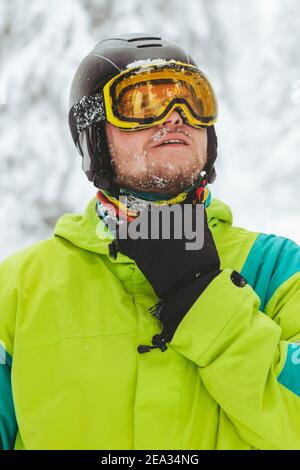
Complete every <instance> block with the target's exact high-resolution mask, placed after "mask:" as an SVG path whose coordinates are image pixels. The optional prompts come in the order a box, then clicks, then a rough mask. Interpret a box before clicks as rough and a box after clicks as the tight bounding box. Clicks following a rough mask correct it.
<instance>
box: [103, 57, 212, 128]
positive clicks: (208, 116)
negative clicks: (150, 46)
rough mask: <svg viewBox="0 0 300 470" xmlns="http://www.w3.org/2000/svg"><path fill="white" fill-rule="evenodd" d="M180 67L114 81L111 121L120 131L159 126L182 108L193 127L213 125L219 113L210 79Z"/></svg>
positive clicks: (134, 71)
mask: <svg viewBox="0 0 300 470" xmlns="http://www.w3.org/2000/svg"><path fill="white" fill-rule="evenodd" d="M177 64H178V65H177V67H176V64H170V65H166V66H164V67H155V66H152V67H149V66H147V67H146V70H143V67H139V68H138V69H132V70H130V71H127V72H125V73H122V74H120V75H119V76H117V77H114V79H113V80H112V81H111V82H109V83H108V84H107V86H109V94H110V98H111V100H110V102H111V103H112V105H111V108H110V109H109V110H108V111H109V112H108V113H107V114H108V120H109V121H110V122H112V124H115V125H118V126H119V127H122V123H124V124H125V123H126V127H130V123H132V126H134V125H139V124H140V125H145V126H146V125H149V124H153V125H156V124H157V123H158V122H159V121H161V120H163V119H164V118H165V116H166V115H167V114H168V113H169V112H170V111H171V110H172V109H174V108H175V107H176V106H177V105H178V107H180V108H181V109H182V110H183V111H184V114H185V116H186V118H187V120H188V122H189V123H190V124H192V125H195V126H201V127H202V126H203V125H204V126H208V125H212V124H213V123H214V122H215V121H216V119H217V113H218V109H217V101H216V98H215V94H214V91H213V89H212V87H211V85H210V83H209V81H208V79H207V78H206V77H205V76H204V74H203V73H202V72H200V71H199V70H198V69H197V68H195V67H192V66H189V65H186V64H180V63H177ZM106 93H107V91H106ZM104 97H105V90H104ZM106 110H107V103H106Z"/></svg>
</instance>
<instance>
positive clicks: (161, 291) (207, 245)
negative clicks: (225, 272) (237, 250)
mask: <svg viewBox="0 0 300 470" xmlns="http://www.w3.org/2000/svg"><path fill="white" fill-rule="evenodd" d="M202 207H203V209H204V211H203V214H204V217H203V219H204V220H200V223H199V217H198V218H197V216H196V208H195V207H193V208H192V209H191V210H190V211H189V212H186V211H183V210H181V211H180V212H181V214H182V218H181V221H180V223H181V229H182V236H181V238H175V237H176V236H178V234H176V230H175V228H177V230H178V228H179V226H180V224H179V225H178V223H177V225H176V224H175V219H176V218H172V217H170V218H169V220H170V221H171V224H170V225H171V227H170V238H168V239H164V238H163V237H162V230H161V227H160V230H159V233H158V235H159V237H158V239H153V238H147V239H143V238H138V239H132V238H130V224H131V223H132V222H130V223H129V224H128V225H126V226H125V225H120V226H119V227H118V228H117V231H116V239H115V240H114V241H113V242H112V244H111V246H110V252H111V254H112V255H115V257H116V255H117V251H120V252H122V253H123V254H125V255H127V256H128V257H130V258H131V259H133V260H134V261H135V262H136V264H137V266H138V267H139V269H140V270H141V271H142V272H143V274H144V275H145V277H146V278H147V279H148V281H149V282H150V284H151V285H152V287H153V289H154V291H155V293H156V295H157V296H158V297H159V298H160V299H161V301H160V302H158V304H156V305H155V306H154V307H153V308H152V309H151V313H152V314H153V315H155V316H156V317H157V318H159V319H160V321H161V322H162V323H163V325H164V327H165V328H164V330H163V333H164V335H163V336H164V338H165V341H170V340H171V338H172V337H173V334H174V332H175V330H176V328H177V326H178V324H179V323H180V321H181V320H182V318H183V317H184V315H185V314H186V313H187V311H188V310H189V308H190V307H191V305H192V304H193V303H194V302H195V300H196V299H197V298H198V297H199V295H200V294H201V293H202V292H203V290H204V289H205V288H206V287H207V286H208V284H209V283H210V282H211V281H212V280H213V279H214V278H215V276H217V275H218V274H219V273H220V272H221V271H220V259H219V255H218V252H217V249H216V246H215V243H214V240H213V237H212V234H211V231H210V229H209V227H208V223H207V214H206V210H205V207H204V206H202ZM198 210H199V209H198ZM199 213H200V214H201V213H202V212H201V211H200V212H198V215H199ZM183 214H184V217H183ZM188 214H190V215H191V217H190V218H189V220H187V218H186V216H187V215H188ZM143 216H144V218H143V219H142V220H141V223H142V222H144V223H145V222H146V223H147V224H148V228H150V229H151V211H146V213H145V212H144V213H143ZM176 220H177V222H178V218H177V219H176ZM187 222H188V225H189V227H190V229H192V230H190V233H191V231H193V232H194V231H195V229H197V231H198V239H199V231H200V230H203V231H204V243H203V246H202V248H201V249H196V250H194V249H187V245H186V243H191V242H192V240H191V239H188V238H187V237H186V232H185V227H187V225H186V224H187ZM196 222H197V223H198V225H197V227H196ZM191 224H193V225H192V226H191ZM152 225H153V224H152ZM146 232H148V231H146ZM149 232H150V230H149ZM149 232H148V233H149ZM125 237H127V238H126V239H125ZM195 240H196V238H195ZM195 240H194V242H195ZM190 247H191V245H190ZM157 336H159V335H157ZM154 338H155V337H154ZM154 338H153V339H154ZM156 339H157V340H158V341H159V338H156ZM154 347H161V346H157V345H155V346H154ZM148 348H151V347H148ZM164 349H166V347H164ZM148 350H149V349H148ZM162 350H163V349H162ZM139 352H144V351H141V350H140V351H139Z"/></svg>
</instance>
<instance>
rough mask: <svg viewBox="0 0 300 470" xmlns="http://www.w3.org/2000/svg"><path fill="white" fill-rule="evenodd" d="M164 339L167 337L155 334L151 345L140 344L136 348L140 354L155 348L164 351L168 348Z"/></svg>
mask: <svg viewBox="0 0 300 470" xmlns="http://www.w3.org/2000/svg"><path fill="white" fill-rule="evenodd" d="M166 341H167V338H164V337H163V336H161V335H155V336H153V338H152V344H153V346H150V345H148V344H140V345H139V346H138V348H137V350H138V352H139V353H140V354H142V353H145V352H150V351H151V349H157V348H159V349H160V350H161V352H164V351H166V350H167V349H168V346H167V345H166Z"/></svg>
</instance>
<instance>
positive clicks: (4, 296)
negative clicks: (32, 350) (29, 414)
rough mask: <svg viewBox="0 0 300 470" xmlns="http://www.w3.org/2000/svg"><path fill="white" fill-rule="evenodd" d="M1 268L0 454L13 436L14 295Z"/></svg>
mask: <svg viewBox="0 0 300 470" xmlns="http://www.w3.org/2000/svg"><path fill="white" fill-rule="evenodd" d="M5 265H6V262H4V263H2V264H1V265H0V450H9V449H13V448H14V444H15V439H16V434H17V421H16V416H15V410H14V403H13V394H12V386H11V370H12V363H13V360H12V357H13V343H14V325H15V311H16V300H17V295H16V290H15V289H12V288H11V284H12V282H11V278H10V274H12V273H11V272H10V270H9V269H5Z"/></svg>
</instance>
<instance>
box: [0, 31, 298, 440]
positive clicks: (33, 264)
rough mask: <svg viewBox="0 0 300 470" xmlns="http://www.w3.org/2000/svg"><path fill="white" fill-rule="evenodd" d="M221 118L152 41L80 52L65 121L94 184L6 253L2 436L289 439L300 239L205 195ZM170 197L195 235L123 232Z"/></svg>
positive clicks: (194, 75)
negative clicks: (91, 193) (39, 232)
mask: <svg viewBox="0 0 300 470" xmlns="http://www.w3.org/2000/svg"><path fill="white" fill-rule="evenodd" d="M216 116H217V105H216V100H215V96H214V93H213V90H212V88H211V85H210V83H209V81H208V80H207V78H206V77H205V75H204V74H203V73H202V72H201V71H200V70H199V68H198V67H197V66H196V64H195V63H194V61H193V60H192V58H191V57H190V56H189V55H188V54H187V53H186V52H185V51H184V50H183V49H182V48H180V47H179V46H178V45H177V44H175V43H172V42H170V41H167V40H165V39H162V38H160V37H157V36H150V35H142V34H139V35H124V36H120V37H117V38H113V39H109V40H106V41H102V42H100V43H99V44H97V45H96V47H95V48H94V49H93V51H92V52H91V53H90V54H88V56H87V57H86V58H85V59H84V60H83V61H82V63H81V64H80V66H79V69H78V70H77V72H76V75H75V78H74V81H73V84H72V91H71V104H70V114H69V122H70V127H71V132H72V135H73V138H74V141H75V143H76V145H77V148H78V150H79V152H80V154H81V155H82V158H83V169H84V171H85V173H86V175H87V176H88V178H89V179H90V180H91V181H92V182H93V183H94V185H95V186H96V187H97V188H98V192H97V195H96V198H93V199H92V200H91V202H90V203H89V205H88V206H87V209H86V211H85V213H84V214H83V216H81V215H72V214H65V215H64V216H63V217H62V218H60V219H59V221H58V223H57V225H56V227H55V232H54V236H53V237H52V238H50V239H48V240H45V241H41V242H39V243H37V244H35V245H33V246H32V247H29V248H27V249H25V250H22V251H21V252H19V253H16V254H14V255H12V256H11V257H9V258H8V259H7V260H5V261H4V262H3V263H2V264H1V267H0V285H1V290H0V339H1V359H2V361H1V362H2V364H1V365H0V384H1V388H0V443H1V447H2V448H3V449H9V448H15V449H294V448H300V419H299V416H300V398H299V397H300V346H299V345H298V343H297V341H298V340H299V336H300V314H299V309H300V275H299V270H300V249H299V246H297V245H296V244H295V243H294V242H293V241H291V240H289V239H286V238H283V237H276V236H274V235H267V234H262V233H254V232H250V231H247V230H244V229H242V228H239V227H234V226H233V225H232V214H231V211H230V208H229V207H228V206H227V205H225V204H224V203H222V202H221V201H219V200H217V199H213V198H212V197H211V191H210V189H209V187H208V185H207V183H212V182H213V180H214V178H215V169H214V163H215V159H216V156H217V140H216V135H215V131H214V123H215V121H216ZM173 206H177V207H179V208H180V209H186V208H187V207H191V211H190V214H191V216H192V218H190V219H189V220H190V221H192V223H193V224H194V225H195V222H196V226H197V231H198V232H199V231H200V228H201V230H202V231H203V232H204V240H203V244H202V246H201V248H198V249H196V250H195V249H187V247H186V242H187V238H188V237H187V236H186V232H184V234H182V235H181V237H179V238H177V237H176V236H175V235H176V234H175V231H176V230H175V228H174V225H172V222H171V223H170V225H171V227H170V228H171V229H172V230H170V233H171V232H172V233H171V235H170V236H169V237H168V238H164V237H163V236H161V232H159V236H158V237H156V238H155V237H149V236H148V237H144V238H142V237H139V238H135V237H132V236H130V233H131V234H132V233H133V232H134V230H132V228H133V227H135V228H136V227H137V226H136V225H135V224H136V222H137V221H138V220H140V219H139V218H140V217H141V216H145V215H146V217H145V218H144V219H143V220H144V221H146V222H147V223H149V224H152V223H153V221H152V219H151V218H150V216H151V217H152V215H153V214H154V213H155V210H156V209H163V208H172V207H173ZM199 208H202V214H203V216H204V217H202V219H201V224H200V225H201V227H200V225H199V227H198V225H197V220H198V219H197V211H198V209H199ZM181 213H182V214H184V213H185V212H184V210H182V212H181ZM163 214H166V213H163ZM172 220H173V221H174V220H175V217H174V218H173V219H172ZM182 220H183V219H182ZM150 226H151V227H152V225H150ZM124 227H125V228H124ZM130 231H131V232H130Z"/></svg>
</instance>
